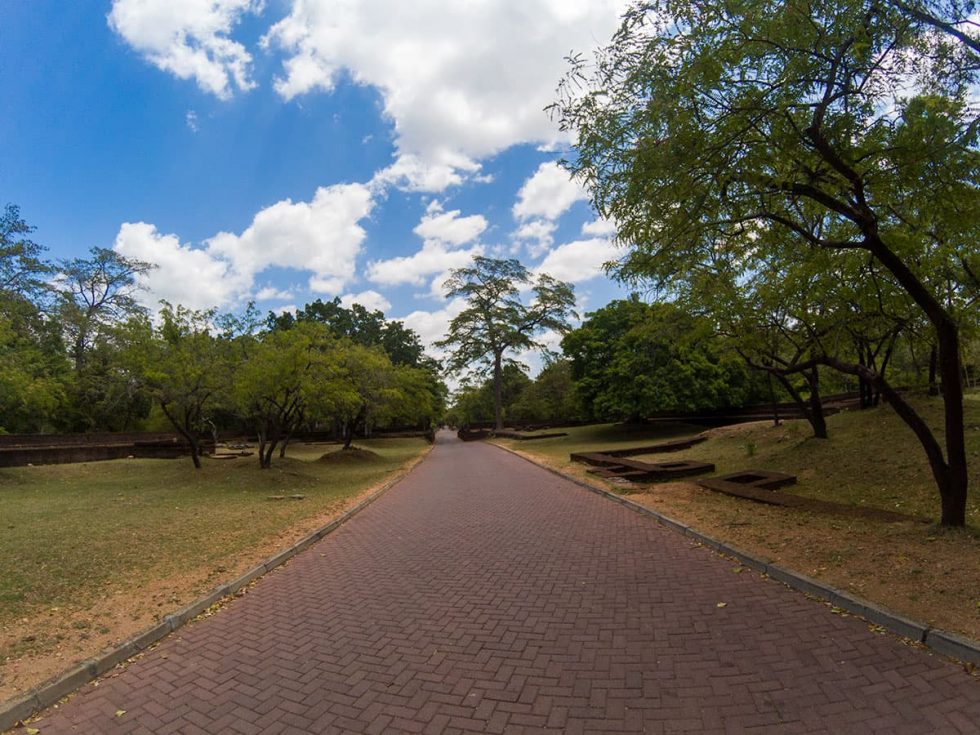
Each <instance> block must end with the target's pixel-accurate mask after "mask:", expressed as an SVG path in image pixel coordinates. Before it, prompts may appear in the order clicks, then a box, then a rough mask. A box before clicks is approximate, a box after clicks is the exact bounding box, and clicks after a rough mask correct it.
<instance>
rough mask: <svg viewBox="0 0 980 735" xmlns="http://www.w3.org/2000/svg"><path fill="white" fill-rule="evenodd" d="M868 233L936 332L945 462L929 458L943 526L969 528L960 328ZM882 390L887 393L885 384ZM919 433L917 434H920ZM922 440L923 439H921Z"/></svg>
mask: <svg viewBox="0 0 980 735" xmlns="http://www.w3.org/2000/svg"><path fill="white" fill-rule="evenodd" d="M869 234H870V235H871V237H869V240H870V242H871V245H872V247H871V248H869V249H870V250H871V252H872V253H873V254H874V256H875V257H876V258H878V260H879V261H881V263H882V264H883V265H884V266H885V267H886V268H888V270H890V271H891V272H892V274H893V275H894V276H895V278H896V279H897V280H898V282H899V283H900V284H901V285H902V287H903V288H904V289H905V290H906V292H907V293H908V294H909V296H911V297H912V299H913V300H914V301H915V303H916V304H918V305H919V307H920V308H921V309H922V311H923V312H925V315H926V317H927V318H928V319H929V322H930V323H931V324H932V326H933V329H935V331H936V346H937V347H938V353H939V354H938V362H939V365H938V367H939V371H938V372H939V380H940V384H941V386H942V396H943V408H944V409H945V411H944V414H945V416H944V419H945V421H944V424H945V429H946V460H945V462H943V461H942V451H940V452H939V456H938V458H934V457H933V456H932V455H930V456H929V463H930V465H931V466H932V471H933V475H934V477H935V479H936V484H937V485H938V486H939V496H940V499H941V503H942V518H941V519H940V523H941V524H942V525H944V526H964V525H966V496H967V474H968V473H967V466H966V431H965V427H964V426H963V371H962V369H961V363H960V337H959V328H958V327H957V324H956V321H955V320H954V319H953V317H952V316H951V315H950V314H949V312H948V311H946V309H945V308H944V307H943V305H942V303H940V302H939V301H938V300H937V299H936V298H935V296H933V294H932V293H931V292H930V291H929V289H928V288H926V286H925V284H923V283H922V282H921V281H920V280H919V279H918V278H917V277H916V275H915V274H914V273H913V272H912V270H911V269H910V268H909V267H908V266H907V265H906V264H905V263H904V262H903V261H902V260H901V258H899V257H898V256H896V255H895V253H893V252H892V251H891V250H890V249H889V248H888V247H887V246H886V245H885V243H884V242H883V241H882V240H881V238H880V237H879V235H878V233H877V231H874V232H873V233H869ZM882 390H883V391H884V385H883V386H882ZM887 395H888V394H887V393H886V396H887ZM913 413H914V412H913ZM917 418H918V417H917ZM920 421H921V419H920ZM922 425H923V426H924V427H925V431H926V432H927V433H928V434H929V437H930V438H931V439H932V441H933V442H934V443H936V446H937V447H938V442H936V440H935V439H934V438H933V437H932V432H931V430H929V428H928V426H926V425H925V422H922ZM910 426H911V424H910ZM913 428H914V427H913ZM916 433H917V434H918V432H916ZM921 440H922V437H920V441H921ZM926 452H927V454H928V452H929V450H928V448H926Z"/></svg>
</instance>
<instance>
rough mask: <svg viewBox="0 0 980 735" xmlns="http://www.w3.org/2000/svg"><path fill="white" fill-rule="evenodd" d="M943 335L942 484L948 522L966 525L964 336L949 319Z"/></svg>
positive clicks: (944, 522) (941, 329)
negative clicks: (944, 436) (943, 474)
mask: <svg viewBox="0 0 980 735" xmlns="http://www.w3.org/2000/svg"><path fill="white" fill-rule="evenodd" d="M936 331H937V333H938V335H939V374H940V383H941V385H942V396H943V407H944V409H945V412H944V413H945V428H946V463H947V467H946V473H945V475H946V483H945V488H942V487H941V488H940V490H939V494H940V496H941V497H942V507H943V514H942V519H941V520H940V523H941V524H942V525H944V526H965V525H966V494H967V487H968V485H967V481H968V478H967V465H966V434H965V430H964V426H963V421H964V416H963V371H962V370H961V367H960V338H959V331H958V329H957V328H956V325H955V324H954V323H953V322H952V321H949V322H948V323H946V324H944V325H942V326H941V327H939V328H938V329H937V330H936Z"/></svg>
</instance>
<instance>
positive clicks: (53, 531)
mask: <svg viewBox="0 0 980 735" xmlns="http://www.w3.org/2000/svg"><path fill="white" fill-rule="evenodd" d="M358 446H362V447H365V448H369V449H371V450H373V451H374V452H375V453H377V455H378V457H377V458H374V459H372V460H370V461H356V462H340V463H338V462H318V461H316V460H317V459H318V458H319V457H320V456H321V455H322V454H324V453H325V452H333V451H336V450H337V449H338V448H339V447H338V446H337V445H303V444H297V445H294V446H291V447H290V448H289V452H288V454H289V456H288V457H287V458H285V459H279V458H278V457H277V458H276V459H274V460H273V465H272V468H271V469H269V470H260V469H259V467H258V460H257V459H256V457H254V456H252V457H247V458H244V457H243V458H238V459H235V460H222V461H219V460H212V459H207V458H206V459H204V467H203V468H202V469H201V470H195V469H194V468H193V466H192V465H191V462H190V460H187V459H178V460H153V459H129V460H116V461H110V462H91V463H84V464H71V465H48V466H38V467H20V468H10V469H2V470H0V530H2V533H0V559H3V564H2V565H0V625H3V624H5V623H7V622H9V621H10V620H12V619H15V618H17V619H19V618H23V617H25V616H30V615H32V614H34V613H36V612H37V611H38V610H46V609H50V608H52V607H58V608H62V607H74V608H78V607H84V606H85V605H88V604H91V603H92V602H93V601H95V600H98V599H99V598H103V597H105V596H107V595H110V594H113V593H116V592H118V591H120V590H124V589H125V588H127V587H133V586H138V585H140V584H142V583H144V582H145V581H146V580H152V579H155V578H167V577H170V576H172V575H175V574H186V573H188V572H190V571H194V570H198V571H200V570H204V573H205V575H206V576H210V577H213V579H214V583H215V584H217V583H219V582H220V581H221V579H222V578H223V577H227V576H229V574H228V573H227V572H228V570H229V569H230V568H232V567H234V566H236V565H237V564H238V563H239V562H240V561H241V560H242V558H243V557H245V558H248V557H249V556H250V550H251V549H253V547H255V546H257V545H260V544H261V543H262V542H264V541H267V540H268V539H270V538H274V537H276V536H277V535H278V534H280V533H282V532H283V531H284V530H285V529H289V528H292V527H294V526H296V525H297V524H302V523H303V522H304V520H307V519H315V518H317V517H319V516H322V515H323V514H325V513H329V512H330V511H331V510H332V509H339V508H340V507H341V506H342V505H343V503H344V501H347V500H349V499H350V498H351V497H353V496H355V495H357V494H358V493H360V492H361V491H363V490H365V489H366V488H369V487H370V486H372V485H373V484H376V483H378V482H379V481H381V480H382V479H383V478H384V477H385V476H386V475H387V474H389V473H390V472H392V471H393V470H395V469H396V468H398V467H399V466H401V465H403V464H405V463H406V462H407V461H408V460H411V459H412V458H413V457H415V456H417V455H418V454H420V453H421V452H422V451H423V450H424V449H425V447H426V446H427V445H426V443H425V442H424V441H423V440H420V439H385V440H377V441H363V442H358ZM295 493H299V494H303V495H305V499H304V500H280V501H273V500H270V499H269V497H270V496H271V495H289V494H295ZM284 545H285V544H284ZM252 561H258V559H253V560H252Z"/></svg>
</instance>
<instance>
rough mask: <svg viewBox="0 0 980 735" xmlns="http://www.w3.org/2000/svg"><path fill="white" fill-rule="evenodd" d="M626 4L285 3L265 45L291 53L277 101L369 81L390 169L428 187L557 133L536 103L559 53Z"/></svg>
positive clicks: (547, 97)
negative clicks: (391, 129)
mask: <svg viewBox="0 0 980 735" xmlns="http://www.w3.org/2000/svg"><path fill="white" fill-rule="evenodd" d="M625 4H626V3H625V0H524V1H523V2H499V3H498V2H493V3H488V2H466V3H462V2H459V3H446V2H444V0H413V2H411V3H406V2H404V0H375V1H374V2H370V3H365V2H357V1H355V0H292V3H291V10H290V13H289V15H288V16H286V17H285V18H283V19H282V20H281V21H279V22H278V23H276V24H275V25H274V26H273V27H272V28H271V29H270V31H269V32H268V33H267V34H266V36H265V38H264V39H263V43H264V44H265V45H266V46H267V47H275V48H279V49H282V50H284V51H285V52H286V54H287V55H288V57H287V59H286V60H285V62H284V64H283V69H282V74H281V75H280V76H279V78H278V79H277V80H276V83H275V84H276V89H277V91H278V92H279V94H280V95H281V96H282V97H283V98H284V99H287V100H288V99H293V98H294V97H296V96H298V95H302V94H306V93H311V92H316V91H324V92H328V91H330V90H332V89H333V88H334V86H335V85H336V84H337V81H338V80H339V79H340V77H341V75H342V73H343V72H344V71H345V70H346V72H347V73H349V75H350V76H351V78H352V79H353V80H354V81H355V82H356V83H358V84H366V85H371V86H373V87H375V88H377V89H378V90H379V92H380V94H381V97H382V100H383V105H384V112H385V114H386V115H387V116H388V117H389V118H390V119H391V120H392V121H393V123H394V126H395V134H396V145H397V148H398V151H399V154H400V156H401V157H400V158H399V159H398V161H396V164H395V167H396V168H397V169H399V170H397V171H394V170H393V171H389V172H388V173H387V176H389V177H403V178H404V179H405V180H406V183H407V184H408V185H409V186H412V187H413V188H426V190H429V191H433V190H438V189H437V187H438V186H439V185H443V186H444V185H447V182H448V183H456V182H455V181H453V178H454V177H456V178H458V173H456V172H458V171H464V172H469V173H473V172H475V171H476V170H477V169H478V166H477V165H476V163H475V161H478V160H480V159H482V158H484V157H486V156H489V155H492V154H494V153H497V152H499V151H501V150H504V149H506V148H508V147H510V146H512V145H514V144H516V143H521V142H538V143H545V144H548V143H555V142H556V141H559V140H561V139H562V136H561V135H560V134H559V132H558V130H557V126H556V125H555V124H554V123H553V122H552V121H551V120H549V118H548V116H547V115H546V114H545V113H544V112H543V111H542V109H543V108H544V107H545V106H546V105H547V104H549V103H550V102H551V101H552V100H553V99H554V90H555V84H556V82H557V80H558V79H560V78H561V76H562V74H563V73H564V72H565V71H566V69H567V64H566V62H565V61H564V56H565V55H566V54H567V53H568V52H569V50H570V49H576V50H580V51H586V52H587V51H589V50H590V49H592V48H594V47H595V46H596V45H597V44H599V43H602V42H603V41H604V40H605V39H608V38H609V37H610V36H611V34H612V33H613V31H614V30H615V29H616V27H617V24H618V20H619V16H620V14H621V11H622V10H623V9H624V7H625ZM500 39H506V42H505V43H502V42H501V40H500ZM422 180H424V181H425V183H424V184H423V183H422Z"/></svg>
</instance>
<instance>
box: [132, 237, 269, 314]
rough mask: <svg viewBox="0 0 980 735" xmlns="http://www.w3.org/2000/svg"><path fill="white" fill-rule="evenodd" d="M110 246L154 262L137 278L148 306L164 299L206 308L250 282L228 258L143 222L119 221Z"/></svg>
mask: <svg viewBox="0 0 980 735" xmlns="http://www.w3.org/2000/svg"><path fill="white" fill-rule="evenodd" d="M113 249H114V250H115V251H116V252H117V253H119V254H120V255H125V256H126V257H127V258H135V259H138V260H145V261H149V262H151V263H155V264H156V265H157V268H156V269H154V270H152V271H150V272H149V273H148V274H147V275H145V276H141V277H140V278H139V281H140V285H142V286H144V287H145V288H146V291H145V292H144V293H143V294H142V298H143V301H144V303H146V305H147V306H150V307H151V308H153V307H155V306H156V302H157V301H158V300H159V299H166V300H167V301H169V302H170V303H172V304H182V305H183V306H186V307H188V308H190V309H209V308H211V307H213V306H220V305H224V304H229V303H233V302H235V301H237V300H239V299H240V298H241V296H242V295H243V294H244V293H245V292H246V290H247V288H248V286H249V285H250V283H249V281H248V279H245V278H243V277H242V276H241V275H240V274H238V273H235V271H234V270H233V268H232V265H231V263H229V262H228V261H225V260H221V259H218V258H215V257H213V256H212V255H211V254H209V253H208V252H206V251H205V250H199V249H196V248H192V247H191V246H190V245H188V244H182V243H181V242H180V240H179V239H178V238H177V236H176V235H164V234H161V233H160V232H158V231H157V228H156V227H154V226H153V225H150V224H147V223H146V222H125V223H123V225H122V226H121V227H120V228H119V234H118V235H116V241H115V243H114V244H113Z"/></svg>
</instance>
